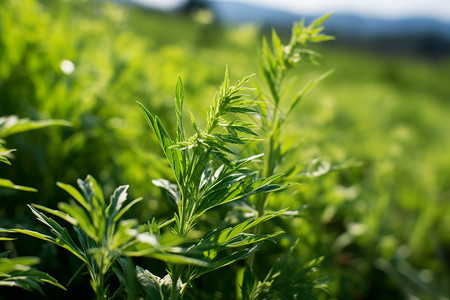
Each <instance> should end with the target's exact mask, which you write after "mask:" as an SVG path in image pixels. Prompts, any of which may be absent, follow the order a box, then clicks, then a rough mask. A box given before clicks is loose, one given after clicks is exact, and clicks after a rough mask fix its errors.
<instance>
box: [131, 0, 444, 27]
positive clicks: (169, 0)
mask: <svg viewBox="0 0 450 300" xmlns="http://www.w3.org/2000/svg"><path fill="white" fill-rule="evenodd" d="M208 1H226V0H208ZM233 1H235V2H242V3H249V4H255V5H260V6H264V7H270V8H275V9H280V10H287V11H290V12H294V13H299V14H324V13H328V12H331V11H332V12H335V13H352V14H357V15H360V16H369V17H380V18H387V19H396V18H406V17H417V16H420V17H430V18H433V19H437V20H440V21H444V22H447V23H450V0H376V1H366V0H276V1H274V0H233ZM133 2H136V3H141V4H144V5H145V4H148V3H151V4H152V5H155V6H158V7H159V8H160V9H173V8H175V7H177V6H178V5H180V4H181V3H183V2H184V0H133Z"/></svg>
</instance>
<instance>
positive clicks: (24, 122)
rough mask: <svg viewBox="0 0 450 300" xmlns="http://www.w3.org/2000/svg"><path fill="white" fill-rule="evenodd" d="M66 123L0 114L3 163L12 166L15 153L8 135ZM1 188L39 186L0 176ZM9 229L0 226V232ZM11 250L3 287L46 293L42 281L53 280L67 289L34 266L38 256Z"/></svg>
mask: <svg viewBox="0 0 450 300" xmlns="http://www.w3.org/2000/svg"><path fill="white" fill-rule="evenodd" d="M53 125H63V126H70V123H69V122H66V121H63V120H41V121H31V120H29V119H19V118H18V117H17V116H4V117H0V162H2V163H5V164H7V165H11V162H10V161H9V159H11V153H12V152H14V151H15V149H7V148H6V147H5V145H6V141H5V140H4V138H6V137H8V136H10V135H13V134H16V133H21V132H25V131H29V130H33V129H39V128H43V127H47V126H53ZM0 187H1V188H8V189H15V190H20V191H26V192H37V190H36V189H34V188H31V187H26V186H21V185H16V184H14V183H13V182H12V181H11V180H8V179H5V178H0ZM1 231H3V232H8V230H5V229H2V228H0V232H1ZM10 240H13V239H11V238H6V237H0V241H10ZM9 253H10V252H9V251H7V252H3V253H0V286H10V287H14V286H15V287H19V288H22V289H25V290H28V291H32V290H38V291H39V292H40V293H41V294H44V293H43V291H42V288H41V287H40V285H41V284H44V283H50V284H52V285H55V286H57V287H59V288H62V289H64V290H65V288H64V287H63V286H62V285H60V284H59V283H58V281H57V280H56V279H55V278H53V277H51V276H50V275H48V274H47V273H44V272H41V271H38V270H36V269H33V268H31V266H32V265H36V264H38V263H39V262H40V260H39V258H37V257H15V258H8V255H9Z"/></svg>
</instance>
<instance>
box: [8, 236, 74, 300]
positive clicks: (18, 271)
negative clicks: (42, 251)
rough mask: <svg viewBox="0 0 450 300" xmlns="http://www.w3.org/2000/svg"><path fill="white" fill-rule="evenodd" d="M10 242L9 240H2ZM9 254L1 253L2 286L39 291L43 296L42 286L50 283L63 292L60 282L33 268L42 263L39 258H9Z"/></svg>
mask: <svg viewBox="0 0 450 300" xmlns="http://www.w3.org/2000/svg"><path fill="white" fill-rule="evenodd" d="M0 240H8V238H0ZM8 255H9V252H3V253H0V286H10V287H19V288H22V289H24V290H27V291H32V290H38V291H39V292H40V293H41V294H42V295H44V292H43V291H42V288H41V285H42V284H44V283H50V284H52V285H54V286H57V287H59V288H61V289H63V290H65V287H63V286H62V285H61V284H59V283H58V281H57V280H56V279H55V278H53V277H51V276H50V275H48V274H47V273H44V272H41V271H38V270H36V269H34V268H32V267H31V266H33V265H36V264H38V263H39V262H40V260H39V258H37V257H15V258H8Z"/></svg>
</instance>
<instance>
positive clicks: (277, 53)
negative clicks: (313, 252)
mask: <svg viewBox="0 0 450 300" xmlns="http://www.w3.org/2000/svg"><path fill="white" fill-rule="evenodd" d="M328 17H329V15H326V16H324V17H321V18H319V19H317V20H315V21H313V22H312V23H311V24H310V25H309V26H305V25H304V21H301V22H300V23H296V24H294V26H293V28H292V35H291V39H290V42H289V44H288V45H283V44H282V42H281V40H280V38H279V37H278V35H277V33H276V32H275V30H273V31H272V45H271V47H270V46H269V44H268V43H267V42H266V40H264V41H263V48H262V53H261V59H260V67H261V70H262V73H263V76H264V79H265V86H264V87H259V90H258V95H260V97H261V98H262V99H263V100H264V101H261V102H259V103H258V112H259V115H260V116H261V124H260V127H261V129H262V131H263V132H264V135H265V136H264V137H265V140H264V141H263V142H262V143H260V145H259V147H255V148H254V151H257V152H259V151H261V152H264V153H265V155H264V156H263V158H262V159H263V163H262V164H260V165H259V166H260V168H259V172H258V174H259V175H260V176H265V177H268V176H274V174H275V173H276V172H279V170H280V169H283V170H287V172H286V175H287V176H286V177H284V178H280V179H279V180H280V181H281V182H283V180H284V183H290V182H292V181H294V182H298V181H299V179H300V178H301V177H303V176H304V175H302V174H308V177H310V178H311V177H317V176H321V175H324V174H326V173H328V172H329V171H330V170H331V169H332V168H331V167H330V166H329V165H326V164H320V163H319V162H318V161H317V160H314V161H312V162H311V163H310V167H309V168H308V169H307V170H304V169H303V166H302V165H300V166H296V163H295V162H287V161H286V158H287V157H288V155H289V154H290V153H292V152H293V151H295V150H296V147H295V146H286V145H284V144H283V141H282V136H281V134H282V130H283V127H284V126H283V125H284V122H285V120H286V117H287V116H288V115H289V114H290V113H291V112H292V111H293V109H294V108H295V106H296V105H297V104H298V103H299V101H300V99H301V98H302V97H303V96H304V95H305V94H306V93H307V92H308V91H309V90H310V89H311V88H312V87H313V86H314V85H315V84H316V83H318V82H319V81H320V80H322V79H323V78H324V77H326V76H327V75H328V74H329V73H330V72H327V73H325V74H324V75H322V76H320V77H319V78H318V79H316V80H314V81H312V82H311V83H309V84H308V85H307V86H305V87H304V88H303V89H302V90H300V91H296V92H295V95H294V96H293V98H292V99H289V100H288V101H289V104H288V106H287V108H285V107H284V106H285V105H284V101H286V99H284V98H286V97H285V96H284V95H285V94H286V90H287V87H286V83H285V81H286V80H287V79H288V78H289V73H288V71H289V70H290V69H292V68H293V67H294V66H296V65H297V64H298V63H300V62H302V61H306V62H316V60H315V58H316V57H317V56H318V54H317V53H315V52H313V51H311V50H309V49H306V48H305V47H306V45H307V43H309V42H321V41H326V40H330V39H333V37H331V36H327V35H324V34H322V33H321V31H322V30H323V28H322V27H319V26H320V25H321V24H322V23H323V22H324V21H325V20H326V19H327V18H328ZM283 96H284V97H283ZM252 153H254V152H252ZM268 197H269V194H260V195H257V196H255V197H253V198H250V201H249V202H248V203H247V205H248V206H250V207H252V212H253V213H254V214H256V216H266V215H267V213H268V212H270V211H271V210H273V208H271V207H269V208H268V207H267V203H268ZM294 205H298V206H300V204H294ZM303 208H304V207H300V208H299V209H297V210H294V211H289V212H286V214H285V215H286V216H291V217H292V216H294V217H295V216H297V215H298V211H300V210H302V209H303ZM260 230H261V228H260V226H259V225H258V226H256V227H255V228H254V232H255V234H259V231H260ZM288 233H289V234H293V233H292V232H288ZM293 235H294V236H295V234H293ZM293 249H294V248H293V247H292V248H291V250H290V251H288V252H287V253H286V254H285V255H288V254H289V253H290V254H292V252H293ZM286 257H287V256H285V257H284V258H282V259H280V260H279V261H278V262H277V263H276V264H275V265H274V266H273V268H272V269H271V271H270V272H269V273H268V274H267V275H266V276H265V277H263V279H257V278H258V275H257V274H256V273H257V272H255V270H254V265H255V259H256V258H255V255H252V256H251V257H250V258H249V266H248V267H247V269H246V271H245V274H246V276H244V279H243V280H244V282H243V283H242V291H243V292H244V299H295V298H296V297H300V298H303V297H307V298H310V299H315V296H314V294H313V292H312V291H313V289H314V288H317V287H319V286H320V285H322V283H321V284H320V285H318V284H317V283H316V282H314V280H312V279H309V278H308V276H310V274H309V273H310V272H311V271H312V269H313V268H303V267H302V265H301V264H302V263H301V261H300V260H297V261H291V264H290V265H284V266H283V267H284V268H285V269H286V271H283V272H286V274H285V276H282V275H281V276H280V274H281V269H278V268H280V265H282V264H283V262H284V261H285V260H286ZM294 270H295V271H294ZM307 275H308V276H307ZM247 277H251V278H253V279H254V284H249V283H248V282H245V280H247V279H246V278H247ZM288 282H289V283H288Z"/></svg>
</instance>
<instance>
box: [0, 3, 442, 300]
mask: <svg viewBox="0 0 450 300" xmlns="http://www.w3.org/2000/svg"><path fill="white" fill-rule="evenodd" d="M325 27H326V23H325ZM261 34H262V32H261V31H260V30H259V29H258V28H256V27H254V26H244V27H236V28H233V27H228V28H222V27H219V26H217V25H212V24H204V23H202V22H200V21H199V19H198V18H196V17H195V16H191V15H163V14H158V13H155V12H148V11H147V12H146V11H141V10H138V9H136V8H125V7H121V6H117V5H114V4H110V3H103V2H98V1H92V2H77V1H58V2H55V1H41V2H39V1H36V0H14V1H12V0H6V1H4V3H3V4H2V5H1V6H0V116H5V115H18V116H19V117H24V118H25V117H27V118H31V119H36V120H39V119H49V118H51V119H64V120H68V121H70V122H72V124H73V126H72V127H70V128H56V127H55V128H46V129H42V130H39V131H33V132H30V133H24V134H18V135H15V136H12V137H10V138H8V139H7V141H6V142H7V146H8V147H9V148H15V149H18V151H17V152H15V153H14V156H15V158H14V159H13V160H12V162H13V165H12V166H7V165H1V166H0V175H1V177H2V178H8V179H11V180H12V181H13V182H15V183H17V184H21V185H26V186H31V187H35V188H37V189H38V190H39V192H38V193H33V194H32V193H25V192H17V191H11V190H7V189H0V197H1V202H2V204H1V206H0V227H13V226H23V227H26V228H30V227H32V226H35V227H39V226H41V225H38V224H37V223H35V221H34V220H33V218H32V215H31V213H30V212H29V211H28V210H27V207H26V204H27V203H31V202H33V203H39V204H42V205H46V206H48V207H56V203H57V202H60V201H66V200H67V199H66V198H67V197H66V195H64V194H63V193H62V192H61V191H59V190H58V189H57V187H56V185H55V183H56V182H57V181H60V182H66V183H74V182H75V181H76V179H77V178H84V177H85V176H86V175H87V174H92V175H93V176H94V177H96V178H97V179H98V180H99V181H100V182H101V183H102V186H103V188H104V190H105V191H106V193H107V194H109V193H110V192H111V191H112V190H113V189H114V187H116V186H118V185H120V184H130V193H131V194H132V197H139V196H143V197H144V199H145V201H143V202H142V203H140V204H139V205H140V206H139V207H138V208H137V209H135V210H134V211H132V213H133V214H134V216H135V217H136V218H138V219H139V221H140V222H146V221H147V220H149V219H151V218H152V217H156V218H159V219H161V220H162V219H167V218H169V217H170V216H171V214H172V212H171V207H170V206H169V204H168V201H167V199H166V197H165V195H164V194H163V193H161V191H160V190H159V189H158V188H157V187H155V186H153V185H152V183H151V180H152V179H157V178H161V177H165V178H167V177H169V178H170V176H171V174H170V170H169V169H168V168H167V166H166V165H165V161H163V160H162V159H161V157H162V153H161V151H160V149H159V147H157V143H156V140H155V138H154V137H153V135H152V134H151V132H150V130H149V129H148V128H147V125H146V124H145V120H144V118H143V117H142V116H141V113H140V111H139V109H138V107H137V105H136V101H141V102H142V103H144V104H145V105H146V106H147V107H149V108H151V109H152V110H153V111H154V112H156V113H157V114H158V115H160V116H162V118H165V119H168V118H169V119H174V117H175V116H174V114H173V113H172V111H173V99H174V90H175V84H176V80H177V76H178V75H181V77H182V78H183V82H184V84H185V89H186V91H185V94H186V102H185V103H186V107H187V110H189V111H191V112H192V113H193V115H194V116H195V117H196V119H197V120H204V118H205V117H206V109H207V108H208V106H209V103H210V99H211V98H212V97H213V96H214V92H215V91H216V90H217V87H218V86H219V84H220V83H221V81H222V77H223V72H224V70H225V66H226V65H228V67H229V70H230V76H231V79H232V81H236V80H238V79H239V78H242V77H243V76H244V75H248V74H251V73H257V75H256V77H255V78H254V80H253V83H254V84H255V85H258V84H259V83H260V82H261V81H262V76H261V75H260V74H259V70H258V67H257V59H258V55H259V50H258V49H260V46H261ZM264 34H265V33H264ZM266 36H268V35H267V34H266ZM315 50H317V51H318V52H320V53H321V54H322V56H323V57H322V58H321V60H320V65H319V66H314V65H308V64H304V65H301V66H300V67H299V68H297V69H296V70H295V74H292V75H293V76H294V78H295V81H292V82H293V85H295V86H294V87H295V88H297V89H298V88H301V86H303V85H305V84H307V83H308V82H309V81H311V80H313V79H315V78H316V77H318V76H320V75H321V74H322V73H324V72H326V71H327V70H329V69H335V71H334V73H332V74H331V75H330V76H328V77H327V78H326V79H324V80H323V81H322V82H321V83H320V84H319V85H317V86H316V87H314V89H313V90H312V91H311V92H310V93H309V94H308V95H307V97H305V98H304V100H302V101H303V103H301V104H300V105H299V106H298V107H297V108H296V111H295V115H294V116H291V117H290V119H288V121H289V124H288V130H285V132H284V133H283V134H284V136H283V138H284V139H285V143H286V144H296V143H298V144H299V147H298V149H299V151H298V153H294V154H292V159H295V160H296V161H298V165H300V166H302V165H303V166H305V168H307V166H308V164H309V163H310V161H311V160H313V159H315V158H320V159H321V160H322V161H323V162H324V163H328V162H329V163H330V164H331V165H337V166H340V167H339V168H337V170H336V171H334V172H331V173H329V174H326V175H324V176H321V177H319V178H316V179H307V178H305V179H303V180H302V181H301V182H299V183H300V185H299V186H298V187H295V188H293V190H292V191H291V192H294V194H293V195H292V193H284V194H283V193H281V194H279V195H278V194H277V195H278V196H276V197H272V198H271V200H270V201H271V202H272V205H273V206H274V207H280V208H282V207H291V208H297V207H300V206H302V205H304V204H308V208H307V209H305V210H304V211H302V215H301V217H300V218H296V219H294V220H292V221H291V222H289V223H287V222H286V224H281V225H280V226H285V227H287V228H289V232H290V233H295V236H296V237H299V238H300V245H301V247H300V256H301V257H304V259H305V261H306V260H307V259H312V258H315V257H318V256H322V255H324V256H325V260H324V262H323V263H322V265H321V266H322V268H321V270H320V272H321V273H322V274H323V275H331V277H330V283H329V287H330V289H331V290H332V291H333V292H334V293H335V294H336V296H337V297H338V298H339V299H448V298H449V297H450V286H449V284H448V283H449V282H450V231H449V228H450V158H449V153H450V117H449V116H450V102H449V100H450V86H449V84H448V80H449V78H450V56H449V57H447V58H445V59H442V60H439V61H427V60H424V59H421V58H412V57H399V56H386V55H384V56H381V55H377V54H376V53H364V52H359V51H355V50H352V49H346V48H343V47H337V46H336V45H335V44H333V42H329V43H325V44H323V45H321V46H320V47H316V48H315ZM64 61H66V63H63V62H64ZM68 62H71V63H72V64H73V67H74V69H73V70H71V64H70V63H68ZM68 66H69V67H68ZM200 122H201V121H200ZM166 124H168V126H169V131H171V132H173V131H174V130H175V126H176V123H172V124H174V125H172V127H170V123H168V122H166ZM215 216H216V215H215V214H214V212H213V213H212V214H211V218H214V217H215ZM219 221H220V220H215V221H211V223H212V224H215V223H218V222H219ZM208 222H209V221H208ZM214 222H215V223H214ZM280 222H281V223H282V222H285V221H280ZM292 239H293V237H292V236H289V235H287V236H286V237H285V238H281V239H280V240H279V241H278V244H277V245H276V246H275V245H269V244H268V245H267V247H263V249H262V251H261V253H262V255H260V256H259V258H258V261H257V262H258V263H259V264H260V265H261V266H262V267H261V268H264V267H263V266H264V264H266V263H267V261H273V260H274V259H275V258H276V257H277V255H279V254H280V253H281V252H282V251H281V250H280V248H281V249H283V248H284V249H285V248H288V247H289V242H290V241H291V240H292ZM265 246H266V245H265ZM2 248H4V249H7V250H13V252H12V253H13V254H14V255H19V256H26V255H33V256H39V257H40V258H41V260H42V263H41V264H40V265H39V266H38V268H39V269H40V270H44V271H46V272H49V273H50V274H51V275H52V276H54V277H55V278H57V279H58V280H59V281H60V282H61V283H63V284H65V283H67V282H68V280H69V279H70V278H71V276H72V275H73V273H75V271H76V270H77V268H78V265H77V262H76V261H73V260H72V259H71V258H69V257H67V256H66V255H65V253H64V251H63V250H60V249H57V248H56V247H54V246H53V245H46V244H44V243H40V242H37V241H34V240H31V239H28V238H25V237H19V239H18V240H17V241H14V243H12V242H4V243H3V244H2ZM55 257H57V258H58V259H55ZM143 263H144V262H143ZM147 263H148V262H147ZM153 266H154V267H155V268H162V266H161V265H159V263H157V262H154V263H153ZM220 272H222V271H219V272H218V273H211V274H210V275H208V276H207V278H205V279H201V280H199V282H198V288H197V292H195V291H193V292H192V293H193V294H192V295H188V297H189V296H190V297H192V299H200V298H202V299H212V298H211V295H213V294H214V293H215V294H214V295H215V296H214V299H234V297H236V296H235V295H234V293H233V292H234V290H233V289H231V291H230V288H229V284H228V282H225V281H226V278H232V276H233V274H234V273H233V272H232V270H231V269H230V270H227V271H226V272H225V271H223V272H224V273H220ZM221 276H222V277H221ZM233 280H234V279H233ZM44 290H45V292H46V293H47V296H48V297H47V299H61V297H65V298H66V299H79V298H80V297H81V296H82V295H83V297H86V296H84V295H90V294H89V293H90V291H89V285H88V283H87V280H86V278H85V277H83V276H81V277H80V278H77V279H75V281H74V282H73V288H72V287H69V292H67V293H64V292H62V291H55V289H54V288H52V287H45V288H44ZM196 293H197V294H196ZM12 297H16V298H17V299H19V298H20V299H31V298H33V299H40V298H39V297H40V296H39V294H36V295H34V294H30V293H25V292H22V291H18V290H15V289H8V288H6V287H1V288H0V299H11V298H12ZM27 297H28V298H27ZM319 297H320V298H327V295H325V294H319Z"/></svg>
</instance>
